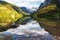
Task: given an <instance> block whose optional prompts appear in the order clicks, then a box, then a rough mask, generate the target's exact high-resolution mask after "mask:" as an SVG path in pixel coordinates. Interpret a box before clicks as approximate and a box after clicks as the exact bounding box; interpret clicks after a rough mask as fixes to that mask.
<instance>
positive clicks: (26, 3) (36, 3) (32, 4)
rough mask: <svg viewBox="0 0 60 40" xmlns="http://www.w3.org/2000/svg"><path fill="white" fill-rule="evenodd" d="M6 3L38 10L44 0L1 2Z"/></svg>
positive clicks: (10, 0)
mask: <svg viewBox="0 0 60 40" xmlns="http://www.w3.org/2000/svg"><path fill="white" fill-rule="evenodd" d="M3 1H6V2H8V3H11V4H14V5H16V6H19V7H27V8H30V9H32V7H36V8H38V7H39V6H40V4H41V3H43V2H44V1H45V0H3Z"/></svg>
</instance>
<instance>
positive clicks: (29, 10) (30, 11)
mask: <svg viewBox="0 0 60 40" xmlns="http://www.w3.org/2000/svg"><path fill="white" fill-rule="evenodd" d="M20 8H21V9H22V10H23V11H25V12H27V13H30V14H32V13H33V12H34V11H33V10H31V9H27V8H26V7H20Z"/></svg>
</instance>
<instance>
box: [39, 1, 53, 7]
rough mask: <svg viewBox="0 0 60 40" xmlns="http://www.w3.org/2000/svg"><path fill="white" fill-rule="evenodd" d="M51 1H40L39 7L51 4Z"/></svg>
mask: <svg viewBox="0 0 60 40" xmlns="http://www.w3.org/2000/svg"><path fill="white" fill-rule="evenodd" d="M51 1H52V0H45V2H44V3H41V5H40V8H43V7H45V6H47V5H49V4H51Z"/></svg>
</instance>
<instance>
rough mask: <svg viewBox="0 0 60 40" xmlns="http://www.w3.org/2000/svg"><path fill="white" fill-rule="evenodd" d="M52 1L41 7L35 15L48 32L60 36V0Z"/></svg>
mask: <svg viewBox="0 0 60 40" xmlns="http://www.w3.org/2000/svg"><path fill="white" fill-rule="evenodd" d="M51 2H52V3H51V4H49V5H47V6H45V7H43V8H41V9H39V10H38V11H37V12H36V13H35V15H34V17H35V19H36V20H37V21H38V22H39V23H40V25H41V26H42V27H44V28H45V29H46V30H47V31H48V32H50V33H51V34H53V35H56V36H57V35H58V36H60V31H59V30H60V29H59V28H60V5H59V3H60V2H59V0H52V1H51Z"/></svg>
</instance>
